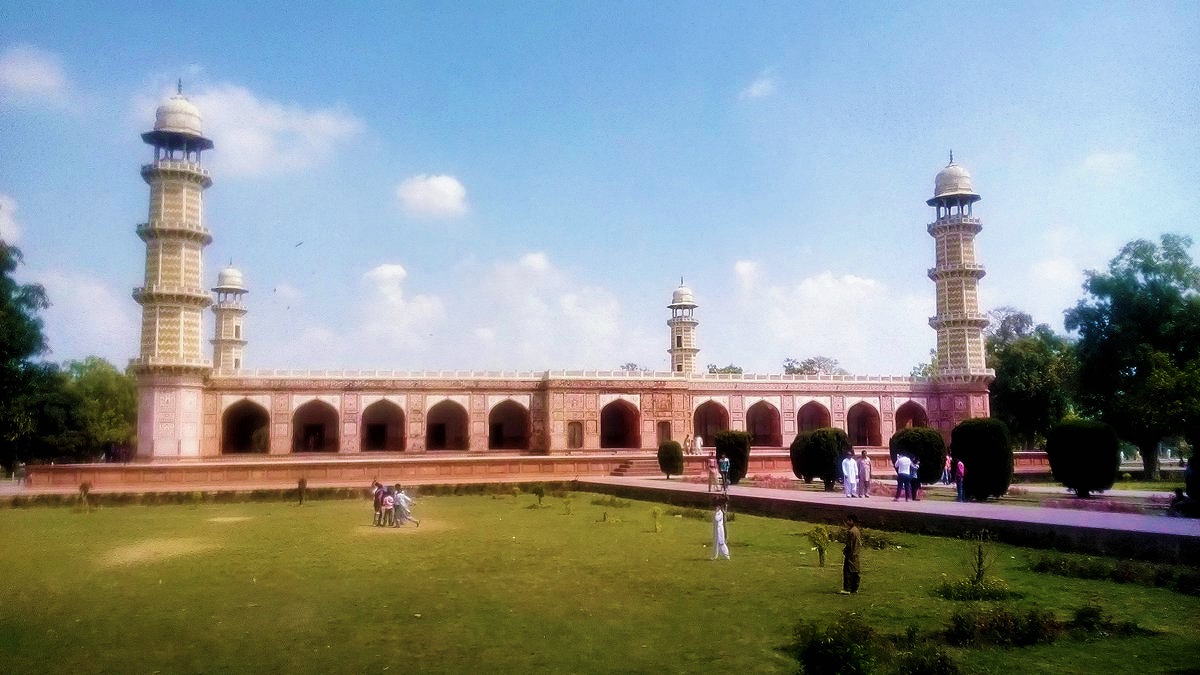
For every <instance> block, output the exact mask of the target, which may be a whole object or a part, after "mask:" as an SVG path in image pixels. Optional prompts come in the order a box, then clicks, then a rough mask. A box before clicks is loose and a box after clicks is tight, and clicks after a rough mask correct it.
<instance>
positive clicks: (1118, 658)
mask: <svg viewBox="0 0 1200 675" xmlns="http://www.w3.org/2000/svg"><path fill="white" fill-rule="evenodd" d="M595 498H596V497H595V496H594V495H587V494H581V493H576V494H574V495H573V496H572V498H571V513H570V514H567V513H566V508H565V505H564V500H563V499H561V498H552V497H547V498H546V501H545V503H546V505H547V507H546V508H541V509H530V508H527V507H528V506H529V505H531V504H532V503H534V502H535V501H536V500H535V498H534V497H533V496H531V495H528V494H521V495H519V496H511V495H510V496H502V497H492V496H459V497H425V498H422V499H420V501H419V502H418V504H417V515H418V516H419V517H421V518H422V525H421V527H420V528H414V527H412V526H411V525H410V526H408V527H406V528H404V529H399V530H387V529H380V528H373V527H371V526H370V524H369V523H370V517H371V514H370V505H369V503H366V502H356V501H324V502H311V501H310V502H308V503H306V504H305V505H304V506H302V507H298V506H296V505H295V504H285V503H242V504H203V505H182V506H154V507H142V506H126V507H108V508H103V509H98V510H95V511H93V512H91V513H81V512H78V511H75V510H72V509H69V508H20V509H5V510H3V511H0V532H3V533H4V538H5V544H4V546H2V547H0V570H3V575H2V578H0V663H2V665H0V670H2V671H4V672H13V673H36V672H55V673H59V672H71V673H90V672H118V673H149V672H155V671H159V672H168V673H181V672H254V671H257V672H261V673H268V672H353V673H363V672H375V673H380V672H385V671H397V670H398V671H403V672H456V673H461V672H471V671H476V672H518V671H527V672H528V671H533V672H658V671H666V672H706V671H707V672H715V671H721V672H733V673H737V672H792V671H794V670H795V663H794V662H793V661H791V660H790V659H789V658H788V657H786V656H785V655H783V654H782V653H781V652H780V651H779V650H778V647H780V646H781V645H782V644H784V643H785V642H786V641H787V639H788V637H789V636H790V633H791V629H792V626H793V625H794V624H795V623H796V622H797V620H799V619H801V618H810V619H817V620H821V621H825V620H830V619H833V618H834V617H836V616H837V615H838V613H839V612H843V611H852V612H857V613H859V614H860V615H861V616H862V617H864V619H865V620H866V621H867V622H868V623H870V624H871V625H872V626H873V627H875V628H877V629H879V630H881V631H884V632H887V633H895V634H902V633H903V632H904V630H905V628H906V627H907V626H910V625H915V626H917V627H918V628H919V629H920V630H921V631H922V632H923V633H932V632H934V631H938V630H941V629H942V628H944V627H945V624H946V620H947V618H948V616H949V615H950V613H951V612H952V611H953V610H954V608H955V607H957V606H959V603H953V602H949V601H945V600H941V599H938V598H936V597H934V596H933V595H932V594H931V589H932V588H933V587H934V586H936V585H937V584H938V583H939V582H940V581H941V579H942V575H950V576H952V577H958V576H961V575H963V574H965V572H966V565H967V544H966V543H964V542H963V541H958V540H951V539H941V538H933V537H921V536H916V535H904V534H896V535H889V536H892V538H893V539H894V540H895V541H896V543H898V544H901V545H902V547H901V548H894V547H893V548H890V549H887V550H883V551H874V550H867V551H865V552H864V557H863V563H864V568H865V570H864V574H863V590H862V593H860V594H859V595H858V596H854V597H846V596H839V595H837V594H836V591H837V590H838V589H839V588H840V585H841V554H840V550H839V549H835V550H834V551H831V553H830V555H829V560H828V565H829V566H828V567H825V568H821V567H818V566H817V555H816V552H814V551H811V550H810V545H809V543H808V540H807V539H806V538H805V537H804V536H803V533H804V532H805V531H807V530H808V529H809V525H807V524H805V523H800V522H794V521H786V520H776V519H770V518H759V517H749V516H741V517H737V518H736V519H735V520H734V521H733V522H731V523H730V526H729V537H730V541H731V543H732V554H733V560H732V561H729V562H725V561H720V562H712V561H710V560H709V555H710V549H709V548H708V546H707V545H708V544H709V543H710V542H711V525H710V524H709V523H706V522H704V521H700V520H696V519H691V518H673V517H669V516H665V517H663V518H662V525H663V528H662V531H661V532H658V533H656V532H654V531H653V529H654V528H653V521H652V517H651V508H652V506H653V505H652V504H649V503H645V502H632V504H631V505H630V506H628V507H625V508H617V507H613V506H607V507H605V506H597V505H593V504H592V503H591V501H592V500H593V499H595ZM605 514H607V520H605ZM997 551H998V553H999V564H998V566H997V568H996V573H997V574H998V575H999V576H1001V577H1003V578H1004V579H1005V580H1007V581H1008V582H1009V584H1010V586H1011V587H1013V588H1014V589H1017V590H1020V591H1023V592H1025V593H1026V594H1027V595H1026V599H1025V600H1020V601H1016V604H1017V606H1018V607H1024V606H1027V605H1028V604H1030V603H1032V602H1036V603H1037V604H1038V605H1040V606H1041V607H1043V608H1046V609H1050V610H1053V611H1055V612H1056V613H1058V614H1059V615H1060V616H1061V617H1062V618H1063V619H1064V620H1065V619H1069V618H1070V613H1071V611H1072V610H1073V609H1074V608H1076V607H1078V606H1080V605H1083V604H1085V603H1087V602H1088V601H1089V600H1093V599H1099V600H1100V601H1101V602H1102V603H1103V604H1104V606H1105V607H1106V608H1107V609H1108V610H1109V611H1110V612H1111V613H1112V614H1113V615H1115V616H1116V618H1117V619H1122V620H1135V621H1137V622H1138V624H1140V625H1141V626H1142V627H1144V628H1148V629H1152V630H1154V631H1157V632H1158V633H1157V634H1156V635H1153V636H1149V637H1133V638H1121V639H1109V640H1104V641H1090V642H1081V641H1075V640H1071V639H1067V638H1064V639H1062V640H1060V641H1059V642H1057V643H1055V644H1053V645H1045V646H1039V647H1032V648H1021V649H997V648H992V649H976V650H959V649H953V650H950V653H951V654H952V655H953V656H954V657H955V659H956V660H957V661H958V663H959V665H960V666H962V667H963V668H964V670H965V671H966V672H996V673H1006V674H1007V673H1012V672H1020V673H1022V675H1025V674H1027V673H1040V672H1046V673H1075V672H1079V673H1083V672H1105V673H1115V672H1131V673H1132V672H1137V673H1157V672H1172V671H1174V672H1184V671H1185V670H1186V669H1187V668H1195V667H1197V666H1200V598H1196V597H1188V596H1184V595H1179V594H1176V593H1174V592H1171V591H1167V590H1164V589H1155V588H1145V587H1140V586H1131V585H1121V584H1116V583H1112V582H1107V581H1088V580H1079V579H1068V578H1062V577H1054V576H1046V575H1040V574H1036V573H1033V572H1031V571H1028V569H1027V567H1028V559H1029V556H1030V555H1033V554H1032V553H1031V552H1029V551H1027V550H1026V549H1019V548H1014V547H1007V546H998V547H997ZM1191 672H1195V671H1191Z"/></svg>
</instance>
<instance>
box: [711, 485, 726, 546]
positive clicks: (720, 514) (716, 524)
mask: <svg viewBox="0 0 1200 675" xmlns="http://www.w3.org/2000/svg"><path fill="white" fill-rule="evenodd" d="M727 508H729V500H728V499H726V498H725V497H718V498H717V507H716V508H715V509H713V555H712V559H713V560H716V559H717V558H724V559H726V560H729V544H728V543H727V542H726V541H725V534H726V532H725V510H726V509H727Z"/></svg>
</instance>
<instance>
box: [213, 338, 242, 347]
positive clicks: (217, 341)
mask: <svg viewBox="0 0 1200 675" xmlns="http://www.w3.org/2000/svg"><path fill="white" fill-rule="evenodd" d="M209 343H210V344H212V345H214V346H230V347H245V346H246V341H245V340H240V339H235V338H213V339H211V340H209Z"/></svg>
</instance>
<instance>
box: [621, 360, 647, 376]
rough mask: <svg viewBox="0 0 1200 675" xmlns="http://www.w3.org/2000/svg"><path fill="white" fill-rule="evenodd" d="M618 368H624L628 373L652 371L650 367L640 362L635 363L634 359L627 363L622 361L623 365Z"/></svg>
mask: <svg viewBox="0 0 1200 675" xmlns="http://www.w3.org/2000/svg"><path fill="white" fill-rule="evenodd" d="M618 370H624V371H625V372H627V373H648V372H650V369H649V368H647V367H645V366H643V365H642V364H640V363H634V362H633V361H628V362H626V363H622V364H621V367H620V368H618Z"/></svg>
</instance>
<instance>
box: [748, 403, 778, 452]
mask: <svg viewBox="0 0 1200 675" xmlns="http://www.w3.org/2000/svg"><path fill="white" fill-rule="evenodd" d="M746 431H749V432H750V445H765V446H768V447H772V448H778V447H781V446H782V445H783V432H782V430H781V427H780V424H779V409H778V408H776V407H775V406H773V405H771V404H770V403H767V402H766V401H759V402H758V403H755V404H754V405H752V406H750V409H749V410H747V411H746Z"/></svg>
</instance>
